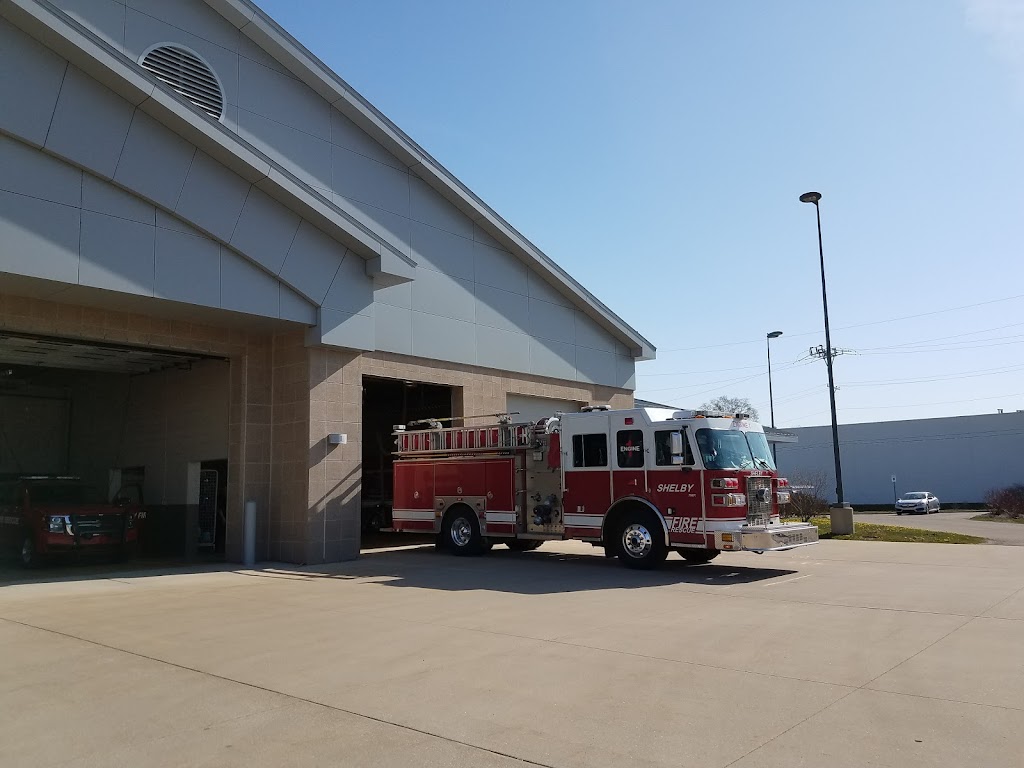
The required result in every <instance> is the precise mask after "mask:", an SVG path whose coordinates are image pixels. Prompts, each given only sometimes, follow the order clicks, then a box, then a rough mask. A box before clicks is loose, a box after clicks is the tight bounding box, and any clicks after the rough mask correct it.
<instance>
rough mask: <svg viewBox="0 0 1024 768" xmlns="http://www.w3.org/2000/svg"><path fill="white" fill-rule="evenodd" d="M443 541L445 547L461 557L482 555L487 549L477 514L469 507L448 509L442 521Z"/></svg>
mask: <svg viewBox="0 0 1024 768" xmlns="http://www.w3.org/2000/svg"><path fill="white" fill-rule="evenodd" d="M441 541H442V542H443V543H444V547H445V549H447V550H448V551H449V552H451V553H452V554H453V555H459V556H460V557H472V556H474V555H482V554H483V553H484V552H485V551H486V550H487V547H486V546H485V545H486V542H485V541H484V537H483V536H481V535H480V524H479V523H478V522H477V519H476V514H474V512H473V510H471V509H470V508H469V507H461V506H458V507H453V508H452V509H449V510H448V514H446V515H445V516H444V522H443V523H441Z"/></svg>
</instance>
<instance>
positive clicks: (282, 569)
mask: <svg viewBox="0 0 1024 768" xmlns="http://www.w3.org/2000/svg"><path fill="white" fill-rule="evenodd" d="M600 552H601V550H599V549H598V550H595V554H592V555H591V554H570V553H565V552H545V551H543V550H540V551H534V552H512V551H509V550H507V549H505V548H503V547H497V548H495V549H494V550H493V551H492V552H490V553H488V554H487V555H485V556H483V557H468V558H467V557H455V556H452V555H449V554H446V553H439V552H436V551H435V549H434V547H433V545H432V544H431V545H419V546H408V547H403V548H401V549H390V550H376V551H373V550H371V551H364V552H363V553H362V554H361V556H360V558H359V559H358V560H353V561H350V562H344V563H330V564H327V565H309V566H305V565H291V564H274V563H261V564H259V565H258V566H257V567H255V568H251V569H248V568H243V567H241V566H239V565H238V564H227V563H223V562H202V561H200V562H181V561H156V562H154V561H145V560H143V561H135V562H133V563H129V564H121V565H112V564H106V563H78V564H62V565H58V566H52V567H46V568H39V569H36V570H32V571H25V570H21V569H20V568H19V567H18V566H17V565H16V564H4V565H3V566H0V588H2V587H4V586H12V585H17V584H47V583H61V582H67V583H70V582H79V581H98V580H112V581H117V580H120V579H138V578H148V577H154V576H173V575H188V574H204V573H205V574H213V573H234V574H238V575H243V576H247V577H252V578H266V579H285V580H291V581H314V580H317V581H318V580H324V579H337V580H340V581H346V580H356V579H358V580H363V581H372V582H374V583H377V584H381V585H383V586H389V587H414V588H417V589H433V590H443V591H469V590H485V591H493V592H507V593H515V594H523V595H540V594H554V593H560V592H583V591H590V590H605V589H639V588H644V587H657V586H667V585H671V584H705V585H708V586H725V585H729V584H750V583H753V582H758V581H764V580H766V579H774V578H778V577H780V576H787V575H790V574H793V573H796V571H792V570H788V569H785V568H757V567H748V566H740V567H737V566H733V565H728V566H726V565H716V564H715V563H709V564H707V565H696V566H695V565H687V564H686V563H685V562H683V561H682V560H681V559H679V557H678V556H677V555H669V559H668V560H667V561H666V562H665V563H664V565H663V566H662V567H661V569H660V570H656V571H634V570H630V569H628V568H624V567H623V566H622V565H621V564H620V563H619V562H618V561H617V560H610V559H607V558H605V557H603V556H602V555H601V554H597V553H600Z"/></svg>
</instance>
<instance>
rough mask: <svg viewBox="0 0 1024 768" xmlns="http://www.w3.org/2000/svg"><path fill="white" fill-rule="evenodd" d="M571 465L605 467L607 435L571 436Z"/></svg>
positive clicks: (606, 460)
mask: <svg viewBox="0 0 1024 768" xmlns="http://www.w3.org/2000/svg"><path fill="white" fill-rule="evenodd" d="M572 465H573V466H574V467H607V466H608V435H604V434H601V435H573V436H572Z"/></svg>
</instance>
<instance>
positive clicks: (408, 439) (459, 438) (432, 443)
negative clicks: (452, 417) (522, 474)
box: [393, 424, 538, 457]
mask: <svg viewBox="0 0 1024 768" xmlns="http://www.w3.org/2000/svg"><path fill="white" fill-rule="evenodd" d="M536 429H537V427H536V426H535V425H534V424H491V425H488V426H485V427H440V426H438V427H431V428H430V429H417V430H406V429H405V428H404V427H402V426H397V427H395V432H394V433H393V434H394V435H395V442H396V446H397V448H398V450H397V451H395V455H396V456H402V457H410V456H430V455H453V454H473V453H511V452H515V451H523V450H527V449H529V448H533V447H535V446H536V445H537V443H538V440H537V437H536V434H535V431H536Z"/></svg>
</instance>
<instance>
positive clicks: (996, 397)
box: [842, 392, 1024, 411]
mask: <svg viewBox="0 0 1024 768" xmlns="http://www.w3.org/2000/svg"><path fill="white" fill-rule="evenodd" d="M1022 396H1024V392H1013V393H1011V394H1009V395H992V396H991V397H968V398H966V399H965V400H942V401H940V402H937V403H914V404H912V405H847V406H843V408H842V410H844V411H872V410H874V409H876V408H922V407H926V406H930V405H956V404H958V403H974V402H977V401H979V400H1000V399H1002V398H1006V397H1022Z"/></svg>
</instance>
